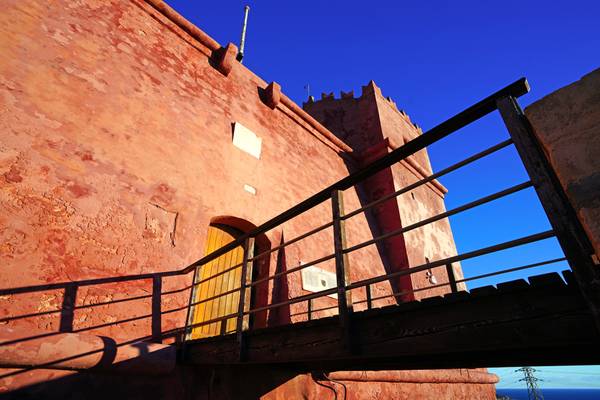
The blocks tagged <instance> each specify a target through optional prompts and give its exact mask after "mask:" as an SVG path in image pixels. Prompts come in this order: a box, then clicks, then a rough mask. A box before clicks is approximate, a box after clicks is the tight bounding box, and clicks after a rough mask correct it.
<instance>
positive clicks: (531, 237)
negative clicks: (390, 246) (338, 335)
mask: <svg viewBox="0 0 600 400" xmlns="http://www.w3.org/2000/svg"><path fill="white" fill-rule="evenodd" d="M553 236H554V231H552V230H548V231H545V232H540V233H536V234H534V235H529V236H525V237H522V238H519V239H515V240H510V241H508V242H504V243H500V244H496V245H494V246H489V247H484V248H482V249H478V250H474V251H470V252H468V253H464V254H459V255H456V256H453V257H448V258H444V259H441V260H437V261H432V262H429V263H426V264H421V265H419V266H417V267H413V268H408V269H404V270H402V271H397V272H392V273H391V274H387V275H382V276H378V277H375V278H370V279H364V280H362V281H358V282H355V283H352V284H350V285H348V286H347V287H346V290H349V289H356V288H359V287H362V286H365V285H369V284H373V283H378V282H383V281H387V280H389V279H390V278H395V277H398V276H404V275H410V274H414V273H416V272H420V271H426V270H428V269H430V268H435V267H439V266H442V265H445V264H447V263H454V262H457V261H462V260H467V259H469V258H475V257H479V256H483V255H486V254H490V253H494V252H497V251H501V250H506V249H510V248H512V247H517V246H521V245H524V244H528V243H533V242H539V241H540V240H544V239H548V238H551V237H553Z"/></svg>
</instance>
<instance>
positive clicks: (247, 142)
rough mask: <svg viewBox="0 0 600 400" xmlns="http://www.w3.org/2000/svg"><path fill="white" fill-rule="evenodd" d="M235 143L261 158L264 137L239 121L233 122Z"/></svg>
mask: <svg viewBox="0 0 600 400" xmlns="http://www.w3.org/2000/svg"><path fill="white" fill-rule="evenodd" d="M233 145H234V146H235V147H237V148H238V149H240V150H242V151H243V152H246V153H248V154H250V155H251V156H252V157H255V158H257V159H260V152H261V149H262V139H261V138H259V137H258V136H257V135H256V134H255V133H254V132H252V131H251V130H250V129H248V128H246V127H245V126H244V125H242V124H240V123H239V122H234V123H233Z"/></svg>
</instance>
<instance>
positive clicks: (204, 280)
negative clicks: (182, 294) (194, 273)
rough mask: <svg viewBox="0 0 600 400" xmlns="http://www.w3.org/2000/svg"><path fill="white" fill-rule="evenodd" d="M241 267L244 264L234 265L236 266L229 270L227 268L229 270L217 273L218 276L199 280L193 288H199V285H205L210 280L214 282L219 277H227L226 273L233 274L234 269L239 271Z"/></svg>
mask: <svg viewBox="0 0 600 400" xmlns="http://www.w3.org/2000/svg"><path fill="white" fill-rule="evenodd" d="M241 266H242V263H239V264H235V265H234V266H232V267H229V268H227V269H224V270H223V271H220V272H218V273H216V274H214V275H211V276H208V277H206V278H203V279H201V280H199V281H198V282H196V283H194V284H193V285H192V287H193V286H198V285H200V284H202V283H204V282H208V281H210V280H213V279H215V278H217V277H219V276H221V275H225V274H226V273H228V272H231V271H233V270H234V269H238V268H240V267H241Z"/></svg>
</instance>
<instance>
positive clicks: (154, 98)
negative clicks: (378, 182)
mask: <svg viewBox="0 0 600 400" xmlns="http://www.w3.org/2000/svg"><path fill="white" fill-rule="evenodd" d="M0 54H2V60H1V61H0V124H1V125H0V126H1V129H2V134H1V135H0V204H1V205H2V207H1V208H0V264H1V265H2V269H1V270H0V282H1V287H2V289H3V290H5V293H6V294H3V295H2V296H1V297H0V321H1V322H0V323H1V324H2V325H0V329H4V330H6V329H19V330H20V331H25V332H27V334H26V335H25V337H21V338H20V339H19V340H21V341H23V342H27V340H28V338H32V337H34V336H39V335H47V336H48V337H50V336H52V335H53V334H54V333H58V332H75V333H86V334H95V335H101V336H104V337H108V338H110V339H111V340H113V341H114V342H115V343H116V344H117V345H118V344H122V343H126V342H131V341H135V340H149V339H152V340H154V341H162V342H163V343H172V342H173V341H175V340H177V336H178V335H177V334H176V333H174V332H173V330H174V329H176V328H178V327H181V326H183V324H184V323H185V315H186V306H187V304H188V298H189V297H188V296H189V284H190V281H191V276H184V277H169V278H161V279H160V280H159V282H160V285H159V286H157V280H156V279H155V280H154V285H153V279H152V277H151V276H149V277H147V278H145V279H140V280H131V281H119V280H118V279H115V278H118V277H121V276H126V275H135V274H154V273H159V272H167V271H174V270H178V269H180V268H182V267H184V266H186V265H189V264H190V263H191V262H193V261H195V260H197V259H199V258H201V257H202V256H203V255H204V254H203V253H204V247H205V243H204V240H205V237H206V229H207V226H208V225H209V224H210V222H211V221H214V220H215V218H218V217H223V216H234V217H237V218H240V219H242V220H245V221H248V222H249V224H254V225H258V224H260V223H261V222H264V221H266V220H268V219H269V218H271V217H273V216H275V215H277V214H278V213H280V212H282V211H284V210H286V209H288V208H290V207H291V206H293V205H295V204H297V203H298V202H300V201H301V200H304V199H305V198H307V197H309V196H310V195H312V194H313V193H315V192H317V191H318V190H320V189H322V188H324V187H326V186H327V185H329V184H331V183H333V182H335V181H336V180H338V179H340V178H342V177H343V176H345V175H347V173H348V169H347V168H348V165H347V161H344V159H343V158H342V157H340V154H339V153H341V152H342V150H341V149H340V147H338V146H336V144H334V143H333V142H332V141H330V140H328V139H327V138H326V137H325V136H323V134H322V133H319V132H322V131H323V128H322V127H319V126H316V125H314V124H312V125H311V124H310V123H307V122H306V119H305V118H303V115H301V114H299V113H298V111H297V110H294V109H293V108H289V107H288V106H286V105H284V103H278V104H277V105H275V107H274V108H272V107H269V106H267V105H266V104H265V102H264V101H263V100H264V96H263V99H262V100H261V96H259V93H260V92H261V91H262V89H264V88H265V87H266V86H267V85H266V82H264V81H263V80H262V79H260V78H258V77H257V76H256V75H254V74H253V73H252V72H251V71H249V70H248V69H246V68H245V67H243V66H242V65H241V64H239V63H237V62H234V63H233V67H232V70H231V72H230V73H229V74H228V75H225V74H223V73H222V72H220V71H219V70H217V68H215V66H216V65H215V64H218V60H216V59H215V57H212V58H211V55H212V50H211V49H210V48H208V47H207V46H206V43H205V44H203V43H202V42H200V41H198V40H196V39H195V38H193V37H192V36H190V35H189V34H188V33H186V32H185V31H184V30H182V29H180V28H179V27H178V26H176V25H175V24H174V23H173V22H172V21H171V20H169V19H168V18H166V17H165V16H164V15H163V14H161V13H160V12H158V11H157V10H156V9H155V8H153V7H152V6H150V5H149V4H148V3H147V2H145V1H142V0H127V1H100V0H84V1H80V2H71V1H56V2H39V1H35V0H19V1H16V0H9V1H7V2H4V4H3V12H2V13H1V15H0ZM234 122H239V123H242V124H243V125H244V126H246V127H248V128H250V129H251V130H252V131H253V132H255V133H256V134H257V135H258V136H260V137H261V138H262V154H261V158H260V160H257V159H256V158H253V157H252V156H250V155H248V154H247V153H244V152H243V151H241V150H240V149H238V148H236V147H234V146H233V145H232V123H234ZM399 168H401V167H399ZM397 179H404V178H401V176H399V177H398V178H397ZM407 179H408V178H407ZM411 179H412V178H411ZM245 184H247V185H251V186H253V187H254V188H256V191H257V192H256V195H252V194H250V193H248V192H247V191H245V190H244V185H245ZM344 196H345V201H346V207H347V209H348V210H352V209H355V208H357V207H359V206H360V202H359V199H358V197H357V195H356V192H355V191H354V190H348V191H346V193H345V194H344ZM438 199H441V197H439V196H438V197H437V198H435V200H432V204H433V203H434V202H437V203H435V204H436V207H438V206H439V207H441V208H443V201H442V200H438ZM419 204H421V205H419V206H418V207H416V208H414V207H408V208H406V209H405V210H404V211H403V208H402V207H400V208H401V214H402V213H406V218H409V217H410V216H416V215H417V214H419V212H421V211H422V210H421V209H422V206H423V204H424V203H423V202H421V203H419ZM439 207H438V208H434V209H431V210H429V209H427V207H425V208H426V211H427V212H435V211H436V210H439V209H440V208H439ZM419 210H421V211H419ZM330 217H331V210H330V207H329V205H328V204H323V205H322V206H320V207H318V208H316V209H314V210H311V211H310V212H309V213H307V214H306V215H303V216H302V217H299V218H296V219H294V220H293V221H290V222H289V223H286V224H285V225H284V226H282V227H280V228H278V229H275V230H273V231H272V232H269V233H268V235H267V239H268V241H270V243H271V245H272V246H274V245H277V244H278V243H279V241H280V239H281V236H282V235H284V236H285V238H286V239H291V238H293V237H295V236H297V235H299V234H301V233H303V232H305V231H307V230H309V229H311V228H314V227H316V226H318V225H320V224H323V223H325V222H328V221H329V219H330ZM402 218H403V220H404V219H405V216H404V215H402ZM448 229H449V228H448ZM448 232H449V230H448ZM370 235H371V231H370V229H369V227H368V224H367V221H366V220H365V218H364V216H358V217H356V218H353V219H352V220H351V221H349V222H348V236H349V240H350V242H351V243H352V241H354V242H358V241H361V240H366V239H368V238H369V237H370ZM420 239H421V237H416V238H415V239H414V240H413V239H410V238H408V237H407V244H408V248H409V250H408V251H409V259H410V260H411V265H413V264H412V263H413V262H415V260H417V258H418V257H421V255H420V254H421V253H423V251H422V250H420V249H419V246H421V245H420V244H416V243H415V241H418V240H420ZM411 240H412V242H411ZM330 243H332V238H331V232H330V230H326V231H324V232H322V233H321V234H319V235H315V236H314V237H311V238H309V239H307V240H304V241H302V242H300V243H298V244H296V245H293V246H290V248H288V249H286V254H285V260H286V264H287V268H290V267H293V266H296V265H298V262H299V261H303V262H307V261H310V260H312V259H316V258H318V257H321V256H323V255H326V254H329V253H330V252H331V250H332V247H331V246H330V245H329V244H330ZM421 243H422V242H421ZM411 246H413V247H411ZM439 248H440V249H442V250H440V252H453V251H454V247H453V243H452V240H451V236H448V237H447V239H445V241H444V242H442V243H441V244H440V246H439ZM413 252H414V254H413ZM434 256H435V255H434ZM322 267H323V268H328V269H330V270H333V264H332V263H328V264H327V263H326V264H324V265H323V266H322ZM259 268H261V269H263V270H264V271H263V273H266V270H267V269H268V270H269V271H270V272H271V273H273V272H274V271H275V269H276V268H277V255H276V254H274V255H273V257H272V258H271V259H270V260H268V261H267V262H265V263H264V264H262V265H261V266H259ZM384 271H385V270H384V266H383V264H382V263H381V260H380V258H379V256H378V252H377V250H376V249H375V248H374V247H369V248H366V249H365V250H363V251H361V252H360V253H357V254H356V255H353V256H352V257H351V277H352V279H353V280H356V279H362V278H366V277H370V276H375V275H380V274H382V273H384ZM92 279H106V280H105V281H103V282H105V283H102V284H98V283H95V284H93V285H92V284H88V283H90V282H89V280H92ZM48 285H55V286H48ZM284 286H287V290H288V291H289V293H288V294H287V295H288V296H290V297H293V296H297V295H299V294H303V293H304V292H303V291H302V289H301V280H300V274H299V273H295V274H292V275H290V276H289V278H288V281H287V285H284ZM157 287H158V288H159V289H160V292H162V296H161V298H160V300H159V301H158V302H157V301H156V297H154V301H153V294H154V295H155V296H156V294H157V293H158V291H157ZM15 288H24V289H22V290H21V289H19V290H15ZM27 288H28V289H27ZM278 290H279V289H278ZM389 291H390V287H389V284H381V285H378V286H377V287H376V288H375V293H374V294H375V295H377V294H383V293H389ZM266 292H267V295H268V296H269V299H270V296H271V295H272V293H273V287H272V284H271V285H270V286H269V287H268V288H266ZM276 292H277V291H276ZM278 293H279V292H278ZM278 296H281V294H278ZM355 299H357V300H360V299H364V293H362V292H358V291H357V293H355ZM390 303H391V300H386V301H381V302H380V303H379V305H384V304H390ZM319 304H321V305H323V306H332V305H334V304H335V302H334V300H333V299H330V298H325V299H321V300H320V301H319V302H317V306H318V305H319ZM157 308H158V310H157ZM358 309H360V308H358ZM158 311H159V312H160V313H159V312H158ZM289 311H290V313H291V320H292V321H299V320H304V319H305V318H306V315H305V314H303V313H305V312H306V304H297V305H294V306H292V307H290V310H289ZM333 312H334V310H328V311H323V312H321V313H320V314H319V315H327V314H331V313H333ZM159 315H160V317H159ZM266 317H267V316H266V315H265V318H264V320H265V321H266V320H267V318H266ZM207 374H208V372H202V371H195V370H191V371H190V370H189V369H183V368H178V369H177V370H176V371H175V372H174V373H173V374H171V375H168V376H164V377H162V378H151V379H146V378H135V377H127V378H126V377H118V378H107V377H103V376H102V375H96V374H89V373H80V374H77V373H75V374H73V373H72V372H65V371H52V370H39V369H38V370H27V369H12V370H9V369H5V370H2V371H1V372H0V390H1V391H8V392H11V393H13V394H15V396H16V397H17V398H18V397H19V396H20V394H21V392H19V391H18V390H19V388H27V390H33V391H35V390H41V391H43V390H44V388H53V390H54V391H53V392H52V393H54V394H55V395H56V396H57V397H58V396H63V395H64V393H65V391H66V392H68V393H72V395H73V396H75V395H74V394H77V393H79V392H78V391H79V390H85V388H88V389H90V388H95V389H93V390H94V393H95V394H97V395H98V396H101V395H102V396H104V395H106V394H107V393H108V394H110V393H121V392H119V391H117V386H118V385H120V386H119V390H121V391H122V393H123V395H124V396H126V397H128V398H138V397H139V398H147V396H148V394H152V395H157V393H160V394H161V395H160V397H162V398H169V397H173V398H179V397H180V395H181V394H182V393H187V394H188V395H189V393H191V392H193V390H192V387H194V385H197V382H199V380H195V381H194V380H192V381H193V382H192V381H190V376H196V377H197V378H198V379H200V378H206V377H207ZM109 382H116V383H115V384H113V385H110V384H108V383H109ZM206 383H207V384H208V380H206ZM51 385H55V386H51ZM69 385H72V388H73V389H72V390H71V391H70V392H69V390H68V388H69ZM24 390H25V389H24ZM111 390H112V392H111ZM36 393H37V392H36ZM73 393H74V394H73ZM203 393H204V392H202V393H200V392H198V393H196V394H194V396H195V397H198V398H202V396H205V395H204V394H203ZM63 397H64V396H63ZM117 397H118V396H117ZM74 398H76V397H74Z"/></svg>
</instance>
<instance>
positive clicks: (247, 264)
mask: <svg viewBox="0 0 600 400" xmlns="http://www.w3.org/2000/svg"><path fill="white" fill-rule="evenodd" d="M253 256H254V238H253V237H249V238H248V239H246V243H245V244H244V260H243V262H242V273H241V279H240V303H239V307H238V315H237V326H236V336H237V341H238V346H239V358H240V361H245V359H246V340H245V336H244V331H245V330H248V329H249V327H250V316H249V315H245V312H246V311H247V310H249V309H250V295H251V290H247V289H248V288H249V287H251V286H250V284H251V283H252V261H250V259H251V258H252V257H253Z"/></svg>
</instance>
